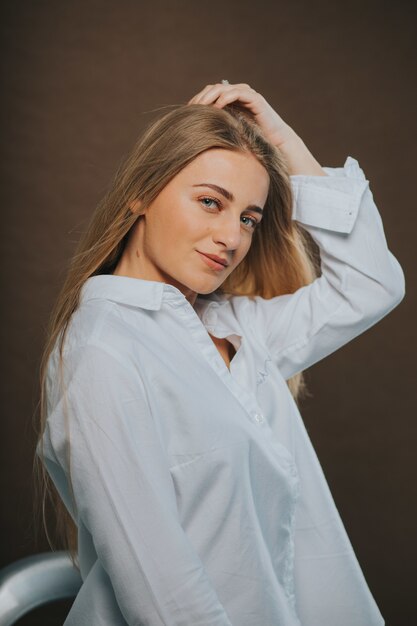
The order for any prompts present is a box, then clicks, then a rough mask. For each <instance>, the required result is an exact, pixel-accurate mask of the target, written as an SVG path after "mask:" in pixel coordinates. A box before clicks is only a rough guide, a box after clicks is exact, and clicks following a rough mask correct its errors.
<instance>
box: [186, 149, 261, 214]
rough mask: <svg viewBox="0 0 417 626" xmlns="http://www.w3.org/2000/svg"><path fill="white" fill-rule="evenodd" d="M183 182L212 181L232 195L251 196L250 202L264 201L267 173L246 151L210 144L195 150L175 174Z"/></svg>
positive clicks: (237, 196)
mask: <svg viewBox="0 0 417 626" xmlns="http://www.w3.org/2000/svg"><path fill="white" fill-rule="evenodd" d="M178 178H179V179H180V181H181V182H183V183H186V184H190V185H192V184H200V183H214V184H217V185H220V186H221V187H224V188H225V189H227V190H229V191H231V192H232V193H233V194H234V195H235V196H236V198H239V196H240V195H241V196H242V195H245V197H247V195H248V194H249V195H250V196H253V197H251V198H250V200H251V201H253V202H258V203H260V202H263V203H265V201H266V196H267V195H268V189H269V175H268V172H267V171H266V169H265V168H264V166H263V165H262V164H261V163H260V162H259V161H258V160H257V158H256V157H255V156H254V155H253V154H251V153H249V152H238V151H232V150H225V149H218V148H212V149H210V150H206V151H205V152H202V153H201V154H199V155H198V156H197V157H196V158H195V159H193V161H191V163H188V165H187V166H186V167H185V168H183V170H182V171H181V172H180V173H179V174H178Z"/></svg>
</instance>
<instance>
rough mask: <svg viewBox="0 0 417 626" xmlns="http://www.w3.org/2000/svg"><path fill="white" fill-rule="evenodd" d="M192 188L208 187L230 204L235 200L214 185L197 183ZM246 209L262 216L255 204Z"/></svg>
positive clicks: (232, 196) (225, 191) (259, 208)
mask: <svg viewBox="0 0 417 626" xmlns="http://www.w3.org/2000/svg"><path fill="white" fill-rule="evenodd" d="M193 187H210V188H211V189H214V191H217V192H218V193H220V194H221V195H222V196H224V197H225V198H226V199H227V200H230V202H233V200H234V199H235V197H234V195H233V194H232V193H231V192H230V191H227V189H223V187H219V185H214V184H213V183H198V184H197V185H193ZM246 209H247V210H251V211H255V212H256V213H259V214H260V215H262V214H263V209H261V207H260V206H257V205H256V204H250V205H249V206H248V207H246Z"/></svg>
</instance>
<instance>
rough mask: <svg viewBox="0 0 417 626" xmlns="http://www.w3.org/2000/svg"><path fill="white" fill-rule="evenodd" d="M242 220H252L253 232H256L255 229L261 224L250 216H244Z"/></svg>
mask: <svg viewBox="0 0 417 626" xmlns="http://www.w3.org/2000/svg"><path fill="white" fill-rule="evenodd" d="M242 219H244V220H250V223H251V226H250V227H251V228H252V230H255V228H256V227H257V226H258V223H259V222H258V220H256V219H255V218H254V217H249V215H243V216H242Z"/></svg>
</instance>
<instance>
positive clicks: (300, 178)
mask: <svg viewBox="0 0 417 626" xmlns="http://www.w3.org/2000/svg"><path fill="white" fill-rule="evenodd" d="M323 170H324V171H325V172H326V174H328V176H311V175H304V174H294V175H292V176H290V180H291V184H292V191H293V211H292V219H294V220H296V221H298V222H301V224H305V225H307V226H315V227H318V228H325V229H327V230H333V231H336V232H339V233H350V232H351V231H352V229H353V226H354V224H355V221H356V217H357V215H358V211H359V206H360V203H361V199H362V195H363V193H364V191H365V189H366V188H367V187H368V186H369V181H368V180H367V178H366V176H365V174H364V172H363V170H362V169H361V167H360V166H359V163H358V161H357V160H356V159H353V158H352V157H350V156H348V157H347V159H346V161H345V164H344V166H343V167H323Z"/></svg>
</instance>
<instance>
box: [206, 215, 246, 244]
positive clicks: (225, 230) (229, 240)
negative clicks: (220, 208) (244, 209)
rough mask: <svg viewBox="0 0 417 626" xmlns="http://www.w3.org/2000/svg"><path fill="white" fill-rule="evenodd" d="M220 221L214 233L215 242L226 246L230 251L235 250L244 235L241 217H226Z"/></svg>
mask: <svg viewBox="0 0 417 626" xmlns="http://www.w3.org/2000/svg"><path fill="white" fill-rule="evenodd" d="M223 217H224V219H223V220H220V221H219V223H218V224H217V227H216V229H215V230H214V232H213V241H214V242H215V243H217V244H222V245H224V246H225V247H226V248H227V249H228V250H235V249H236V248H238V247H239V244H240V241H241V237H242V233H241V223H240V217H239V218H236V217H234V216H226V215H224V214H223Z"/></svg>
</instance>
